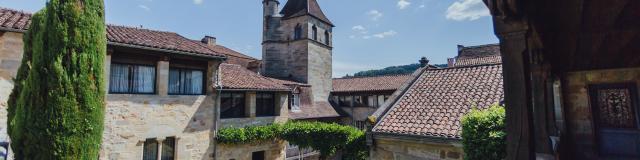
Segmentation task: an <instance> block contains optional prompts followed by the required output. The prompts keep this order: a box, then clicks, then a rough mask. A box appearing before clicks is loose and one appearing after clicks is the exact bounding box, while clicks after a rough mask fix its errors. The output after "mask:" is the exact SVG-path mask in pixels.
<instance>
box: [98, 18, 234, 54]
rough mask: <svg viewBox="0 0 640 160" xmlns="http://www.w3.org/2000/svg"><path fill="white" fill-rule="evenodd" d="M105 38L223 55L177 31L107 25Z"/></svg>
mask: <svg viewBox="0 0 640 160" xmlns="http://www.w3.org/2000/svg"><path fill="white" fill-rule="evenodd" d="M107 39H108V40H109V42H110V43H118V44H128V45H134V46H142V47H150V48H157V49H165V50H170V51H179V52H187V53H193V54H199V55H209V56H224V55H223V54H221V53H217V52H214V51H212V50H210V49H209V48H207V47H205V46H202V45H200V44H199V43H197V42H193V41H192V40H190V39H188V38H185V37H183V36H181V35H179V34H177V33H173V32H165V31H155V30H149V29H141V28H134V27H124V26H116V25H107Z"/></svg>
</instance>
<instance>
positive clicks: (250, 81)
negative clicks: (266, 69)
mask: <svg viewBox="0 0 640 160" xmlns="http://www.w3.org/2000/svg"><path fill="white" fill-rule="evenodd" d="M220 73H221V75H220V76H221V83H222V88H223V89H228V90H234V89H237V90H269V91H290V88H289V87H287V86H285V85H283V84H281V83H279V82H280V81H276V80H274V79H272V78H269V77H264V76H261V75H259V74H257V73H255V72H252V71H250V70H247V69H246V68H244V67H242V66H240V65H235V64H226V63H224V64H221V65H220Z"/></svg>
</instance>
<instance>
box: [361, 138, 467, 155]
mask: <svg viewBox="0 0 640 160" xmlns="http://www.w3.org/2000/svg"><path fill="white" fill-rule="evenodd" d="M375 143H376V145H375V146H374V148H372V149H371V153H370V154H371V160H408V159H427V160H436V159H447V160H461V159H463V150H462V144H461V143H460V142H450V143H432V142H427V141H425V140H421V139H410V138H405V139H397V138H390V137H376V138H375Z"/></svg>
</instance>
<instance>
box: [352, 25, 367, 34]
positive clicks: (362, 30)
mask: <svg viewBox="0 0 640 160" xmlns="http://www.w3.org/2000/svg"><path fill="white" fill-rule="evenodd" d="M351 29H352V30H354V31H356V32H358V33H360V34H367V32H368V31H367V28H365V27H364V26H362V25H357V26H353V27H351Z"/></svg>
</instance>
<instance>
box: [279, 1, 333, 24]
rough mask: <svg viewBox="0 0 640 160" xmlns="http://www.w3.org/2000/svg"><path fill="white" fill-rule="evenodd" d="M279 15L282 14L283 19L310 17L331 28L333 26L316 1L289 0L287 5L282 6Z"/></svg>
mask: <svg viewBox="0 0 640 160" xmlns="http://www.w3.org/2000/svg"><path fill="white" fill-rule="evenodd" d="M280 14H282V15H283V17H284V18H285V19H286V18H293V17H298V16H304V15H311V16H313V17H315V18H318V19H320V20H321V21H323V22H325V23H328V24H329V25H331V26H334V25H333V23H331V21H330V20H329V18H327V16H325V15H324V13H323V12H322V9H320V5H318V2H317V1H316V0H289V1H287V4H285V5H284V8H282V11H281V12H280Z"/></svg>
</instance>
